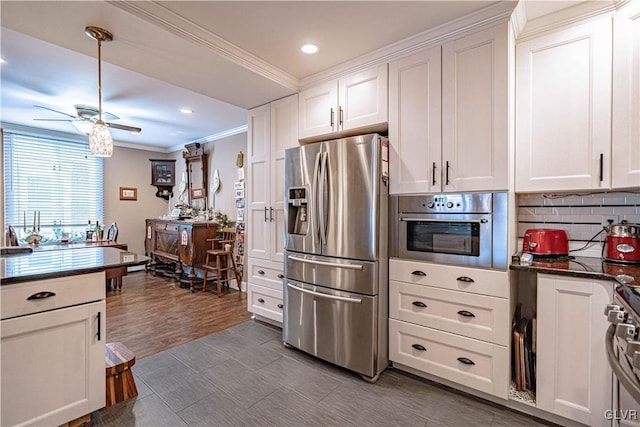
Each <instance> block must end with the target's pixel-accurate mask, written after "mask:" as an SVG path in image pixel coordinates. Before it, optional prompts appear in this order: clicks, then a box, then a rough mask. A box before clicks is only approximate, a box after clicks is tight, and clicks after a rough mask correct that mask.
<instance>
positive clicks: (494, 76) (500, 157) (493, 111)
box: [442, 24, 509, 192]
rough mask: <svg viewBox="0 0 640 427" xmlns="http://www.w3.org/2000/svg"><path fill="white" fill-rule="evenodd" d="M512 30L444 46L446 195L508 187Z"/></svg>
mask: <svg viewBox="0 0 640 427" xmlns="http://www.w3.org/2000/svg"><path fill="white" fill-rule="evenodd" d="M508 35H509V33H508V26H507V24H501V25H498V26H496V27H494V28H492V29H488V30H485V31H480V32H477V33H474V34H471V35H468V36H466V37H463V38H461V39H458V40H454V41H452V42H449V43H446V44H445V45H443V47H442V174H443V175H442V176H443V178H442V179H443V186H442V189H443V191H446V192H452V191H478V190H482V191H485V190H506V189H507V188H508V171H509V162H508V159H509V158H508V155H509V151H508V140H509V129H508V113H509V111H508V107H509V105H508V101H509V98H508V94H509V73H508V57H509V51H508V40H509V39H508Z"/></svg>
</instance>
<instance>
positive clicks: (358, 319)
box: [283, 280, 379, 377]
mask: <svg viewBox="0 0 640 427" xmlns="http://www.w3.org/2000/svg"><path fill="white" fill-rule="evenodd" d="M285 288H286V289H285V306H286V307H287V310H286V311H285V316H284V328H283V336H284V341H285V342H286V343H288V344H291V345H292V346H294V347H297V348H299V349H300V350H302V351H305V352H307V353H310V354H312V355H314V356H316V357H319V358H320V359H323V360H326V361H328V362H331V363H334V364H336V365H339V366H342V367H345V368H347V369H350V370H352V371H355V372H358V373H360V374H363V375H366V376H368V377H374V376H375V375H376V374H377V373H378V372H377V360H378V357H379V355H378V350H377V349H378V314H377V306H378V296H365V295H360V294H353V293H349V292H340V291H335V290H332V289H329V288H324V287H322V286H313V285H308V284H304V283H300V282H296V281H292V280H287V282H286V285H285Z"/></svg>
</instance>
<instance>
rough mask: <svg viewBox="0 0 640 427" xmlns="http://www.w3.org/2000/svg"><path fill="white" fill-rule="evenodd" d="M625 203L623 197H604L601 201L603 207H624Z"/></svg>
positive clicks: (611, 195)
mask: <svg viewBox="0 0 640 427" xmlns="http://www.w3.org/2000/svg"><path fill="white" fill-rule="evenodd" d="M627 203H628V202H627V198H626V197H625V196H623V195H613V194H610V195H609V196H608V197H605V198H604V199H603V201H602V204H603V205H626V204H627Z"/></svg>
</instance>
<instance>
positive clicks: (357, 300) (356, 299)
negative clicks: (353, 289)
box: [287, 283, 362, 304]
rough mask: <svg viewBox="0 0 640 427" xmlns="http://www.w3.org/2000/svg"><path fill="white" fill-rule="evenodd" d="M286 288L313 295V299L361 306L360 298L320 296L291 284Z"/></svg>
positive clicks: (318, 293) (320, 294)
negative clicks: (317, 298) (324, 299)
mask: <svg viewBox="0 0 640 427" xmlns="http://www.w3.org/2000/svg"><path fill="white" fill-rule="evenodd" d="M287 286H288V287H290V288H291V289H295V290H296V291H300V292H302V293H304V294H309V295H313V296H314V297H320V298H326V299H333V300H336V301H343V302H352V303H355V304H362V299H360V298H349V297H339V296H337V295H328V294H322V293H320V292H314V291H309V290H307V289H302V288H300V287H298V286H295V285H292V284H291V283H287Z"/></svg>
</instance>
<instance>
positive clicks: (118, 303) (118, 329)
mask: <svg viewBox="0 0 640 427" xmlns="http://www.w3.org/2000/svg"><path fill="white" fill-rule="evenodd" d="M250 318H251V314H250V313H249V312H248V311H247V294H246V292H242V294H241V297H240V298H238V291H236V290H230V291H229V293H227V294H223V296H222V297H221V298H218V296H217V295H216V294H215V293H213V292H211V291H209V290H207V291H206V292H202V291H196V292H195V293H191V292H190V291H189V288H188V287H187V288H180V287H179V286H178V284H177V283H176V282H174V281H173V280H172V279H169V278H166V277H160V276H158V277H153V275H152V274H151V273H149V274H147V273H145V272H144V271H137V272H133V273H129V275H127V276H125V277H124V279H123V285H122V290H121V291H115V290H110V289H109V288H107V342H114V341H119V342H121V343H123V344H124V345H125V346H127V347H128V348H129V349H130V350H131V351H133V353H134V354H135V355H136V359H141V358H143V357H147V356H151V355H153V354H156V353H158V352H160V351H162V350H166V349H169V348H171V347H175V346H177V345H180V344H184V343H186V342H189V341H192V340H194V339H197V338H201V337H204V336H206V335H210V334H212V333H214V332H218V331H220V330H222V329H226V328H228V327H230V326H234V325H237V324H239V323H242V322H244V321H246V320H248V319H250Z"/></svg>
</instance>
